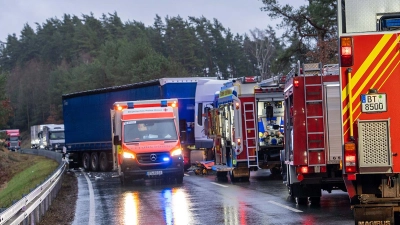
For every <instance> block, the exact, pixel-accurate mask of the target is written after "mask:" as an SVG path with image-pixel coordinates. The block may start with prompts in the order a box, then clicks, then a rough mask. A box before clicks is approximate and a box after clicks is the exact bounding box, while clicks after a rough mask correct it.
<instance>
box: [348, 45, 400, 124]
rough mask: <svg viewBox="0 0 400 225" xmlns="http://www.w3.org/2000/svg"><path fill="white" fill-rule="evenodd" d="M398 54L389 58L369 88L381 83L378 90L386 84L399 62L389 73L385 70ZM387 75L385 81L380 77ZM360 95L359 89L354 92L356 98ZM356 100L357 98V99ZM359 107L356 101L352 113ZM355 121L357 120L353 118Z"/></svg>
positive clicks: (359, 104)
mask: <svg viewBox="0 0 400 225" xmlns="http://www.w3.org/2000/svg"><path fill="white" fill-rule="evenodd" d="M398 54H399V53H398V52H397V53H396V54H395V55H394V56H393V57H392V58H391V60H390V61H389V63H387V66H386V67H385V68H384V69H383V71H382V72H381V73H380V74H379V76H378V77H377V79H374V83H373V84H372V85H371V87H375V85H377V83H378V81H381V82H382V83H381V84H380V85H379V88H378V90H379V89H380V88H381V87H382V86H383V84H384V83H385V82H386V80H387V79H388V78H389V77H390V75H392V73H393V71H394V69H395V68H396V67H397V66H398V65H399V62H397V64H396V65H395V66H394V67H393V68H392V70H391V71H390V73H387V70H388V69H390V68H389V67H390V66H391V65H392V63H393V61H394V60H395V59H396V58H397V56H398ZM384 75H387V76H386V79H384V80H383V81H382V80H381V79H382V76H384ZM370 78H371V77H368V79H369V80H370ZM383 78H385V77H383ZM359 94H361V93H360V89H359V90H358V91H357V92H356V96H359ZM357 99H358V98H357ZM360 106H361V102H360V101H357V105H356V107H355V108H354V111H356V110H357V109H358V108H359V107H360ZM355 119H357V118H355Z"/></svg>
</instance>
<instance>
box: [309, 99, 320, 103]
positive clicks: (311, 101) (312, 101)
mask: <svg viewBox="0 0 400 225" xmlns="http://www.w3.org/2000/svg"><path fill="white" fill-rule="evenodd" d="M321 102H322V100H307V101H306V103H321Z"/></svg>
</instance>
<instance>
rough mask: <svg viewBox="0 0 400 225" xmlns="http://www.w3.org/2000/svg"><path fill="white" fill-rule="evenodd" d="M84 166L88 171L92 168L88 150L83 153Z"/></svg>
mask: <svg viewBox="0 0 400 225" xmlns="http://www.w3.org/2000/svg"><path fill="white" fill-rule="evenodd" d="M82 167H83V169H84V170H86V171H89V170H90V155H89V153H87V152H85V153H83V155H82Z"/></svg>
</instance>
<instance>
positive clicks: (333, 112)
mask: <svg viewBox="0 0 400 225" xmlns="http://www.w3.org/2000/svg"><path fill="white" fill-rule="evenodd" d="M324 89H325V102H326V104H325V106H326V117H325V118H326V120H325V123H326V126H325V129H326V134H327V140H326V141H327V145H326V146H329V147H328V151H329V152H328V154H327V155H328V159H327V160H328V164H339V162H340V160H341V159H342V157H341V155H342V144H341V143H342V142H341V134H342V133H341V125H342V124H341V122H340V115H341V113H340V105H341V100H340V91H339V83H329V84H327V83H325V85H324Z"/></svg>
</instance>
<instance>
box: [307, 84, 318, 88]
mask: <svg viewBox="0 0 400 225" xmlns="http://www.w3.org/2000/svg"><path fill="white" fill-rule="evenodd" d="M305 86H306V87H320V86H321V84H306V85H305Z"/></svg>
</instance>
